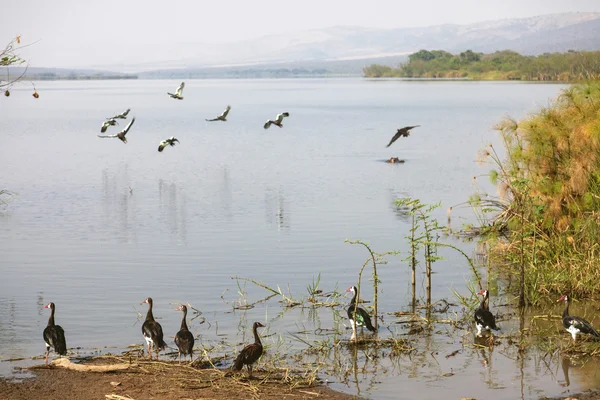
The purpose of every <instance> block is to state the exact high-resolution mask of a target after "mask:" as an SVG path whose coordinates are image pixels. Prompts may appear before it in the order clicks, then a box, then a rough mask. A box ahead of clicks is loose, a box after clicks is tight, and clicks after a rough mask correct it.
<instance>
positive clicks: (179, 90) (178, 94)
mask: <svg viewBox="0 0 600 400" xmlns="http://www.w3.org/2000/svg"><path fill="white" fill-rule="evenodd" d="M184 87H185V82H181V83H180V84H179V87H178V88H177V90H176V91H175V93H169V92H167V94H168V95H169V97H171V98H173V99H177V100H183V96H182V94H183V88H184Z"/></svg>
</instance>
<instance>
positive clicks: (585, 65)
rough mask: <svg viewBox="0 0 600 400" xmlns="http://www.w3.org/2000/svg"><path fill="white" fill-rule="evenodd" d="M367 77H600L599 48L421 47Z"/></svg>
mask: <svg viewBox="0 0 600 400" xmlns="http://www.w3.org/2000/svg"><path fill="white" fill-rule="evenodd" d="M363 74H364V76H365V77H368V78H388V77H389V78H392V77H395V78H454V79H457V78H462V79H481V80H527V81H577V80H586V79H597V78H599V77H600V51H574V50H569V51H568V52H566V53H544V54H540V55H538V56H525V55H521V54H519V53H517V52H514V51H511V50H503V51H497V52H495V53H491V54H483V53H477V52H473V51H471V50H467V51H464V52H462V53H460V54H452V53H449V52H447V51H444V50H433V51H428V50H419V51H418V52H416V53H413V54H411V55H410V56H408V61H407V62H405V63H403V64H401V65H400V66H399V67H398V68H392V67H389V66H385V65H378V64H372V65H370V66H368V67H365V68H363Z"/></svg>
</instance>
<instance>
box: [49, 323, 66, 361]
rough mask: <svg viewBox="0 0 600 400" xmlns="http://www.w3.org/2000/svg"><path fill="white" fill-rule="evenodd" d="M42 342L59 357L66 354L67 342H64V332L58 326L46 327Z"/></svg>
mask: <svg viewBox="0 0 600 400" xmlns="http://www.w3.org/2000/svg"><path fill="white" fill-rule="evenodd" d="M44 340H45V341H46V343H48V344H49V345H50V346H52V347H53V348H54V351H55V352H56V353H57V354H60V355H61V356H64V355H66V354H67V341H66V340H65V331H64V330H63V328H62V327H60V326H59V325H53V326H48V327H46V329H44Z"/></svg>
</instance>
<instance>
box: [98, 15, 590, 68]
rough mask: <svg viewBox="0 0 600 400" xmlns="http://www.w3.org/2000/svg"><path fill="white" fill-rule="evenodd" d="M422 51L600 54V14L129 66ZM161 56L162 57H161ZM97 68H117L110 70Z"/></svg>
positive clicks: (196, 53)
mask: <svg viewBox="0 0 600 400" xmlns="http://www.w3.org/2000/svg"><path fill="white" fill-rule="evenodd" d="M420 49H428V50H432V49H441V50H446V51H450V52H461V51H464V50H467V49H471V50H473V51H477V52H484V53H489V52H494V51H497V50H505V49H510V50H514V51H517V52H519V53H522V54H531V55H536V54H541V53H544V52H562V51H567V50H571V49H572V50H600V13H592V12H589V13H584V12H573V13H562V14H549V15H541V16H536V17H530V18H518V19H503V20H495V21H486V22H478V23H475V24H469V25H455V24H447V25H436V26H430V27H421V28H397V29H377V28H364V27H347V26H346V27H332V28H326V29H318V30H309V31H303V32H297V33H292V34H283V35H270V36H265V37H262V38H259V39H253V40H246V41H241V42H235V43H226V44H220V45H214V44H203V43H187V44H176V45H173V46H172V48H171V49H169V50H167V51H166V52H164V53H160V56H161V59H153V58H150V56H149V54H157V53H156V52H147V51H146V50H144V49H138V51H141V53H143V55H142V54H136V53H137V51H136V50H135V49H131V48H130V49H129V53H130V55H131V56H132V57H131V58H132V59H134V60H144V62H142V63H139V62H138V63H135V62H127V61H125V62H124V63H121V64H119V68H120V69H122V68H123V66H124V65H126V66H127V69H128V70H129V71H131V72H134V71H135V72H137V71H136V68H137V69H138V71H143V70H146V71H148V70H152V69H169V68H201V67H232V66H248V65H261V64H271V65H272V64H277V63H293V62H316V61H319V62H328V61H340V60H361V59H364V60H367V59H372V58H382V57H392V56H394V57H397V56H401V55H407V54H410V53H413V52H415V51H418V50H420ZM155 57H158V56H155ZM94 67H95V68H102V69H111V68H110V66H108V65H97V66H94Z"/></svg>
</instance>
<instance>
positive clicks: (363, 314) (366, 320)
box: [346, 286, 376, 337]
mask: <svg viewBox="0 0 600 400" xmlns="http://www.w3.org/2000/svg"><path fill="white" fill-rule="evenodd" d="M346 292H351V293H353V294H354V296H352V300H351V301H350V305H349V306H348V310H346V312H347V314H348V319H349V320H350V325H351V326H352V336H353V337H355V336H356V327H359V326H360V327H361V329H362V327H363V326H364V327H366V328H367V329H368V330H370V331H371V332H375V331H376V329H375V327H374V326H373V324H372V323H371V317H370V316H369V313H368V312H367V311H365V309H363V308H361V307H358V306H356V297H357V295H358V289H357V288H356V286H350V287H349V288H348V289H346ZM355 307H356V318H355V317H354V308H355ZM355 320H356V324H355V323H354V321H355Z"/></svg>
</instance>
